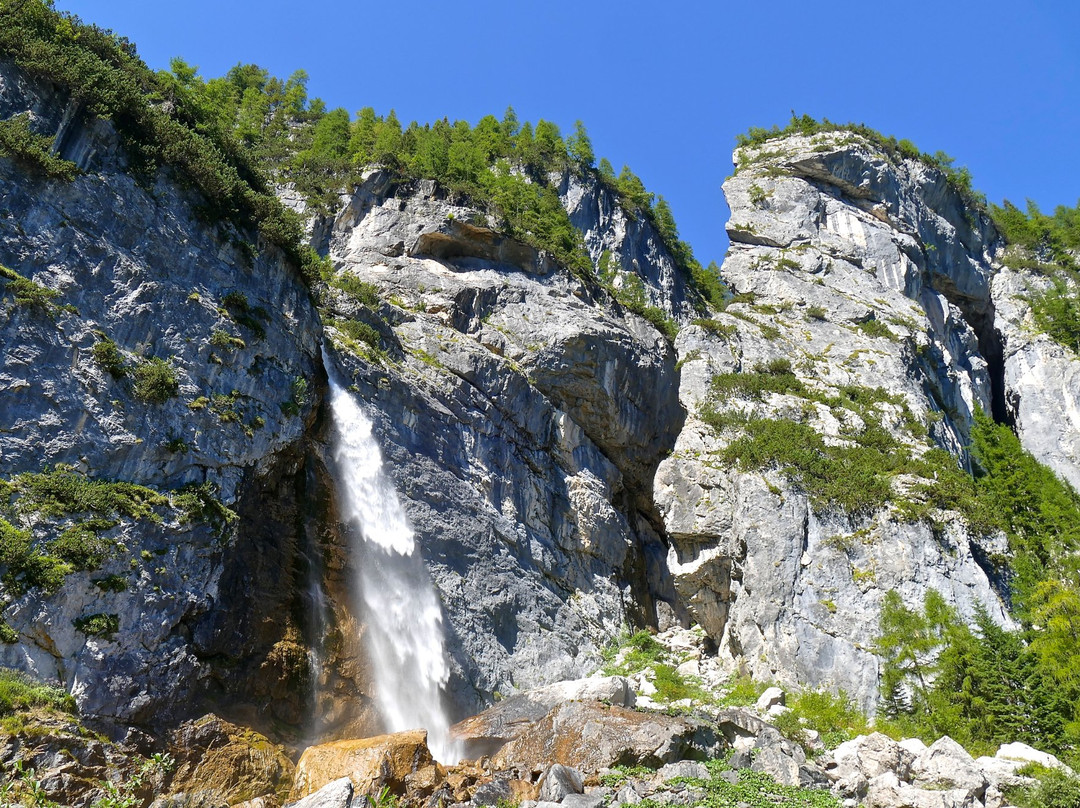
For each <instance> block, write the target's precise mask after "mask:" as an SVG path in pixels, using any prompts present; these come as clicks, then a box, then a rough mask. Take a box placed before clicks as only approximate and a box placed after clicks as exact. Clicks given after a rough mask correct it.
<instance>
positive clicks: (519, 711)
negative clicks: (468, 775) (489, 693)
mask: <svg viewBox="0 0 1080 808" xmlns="http://www.w3.org/2000/svg"><path fill="white" fill-rule="evenodd" d="M568 701H605V702H608V703H610V704H615V705H618V706H621V707H633V706H634V690H633V688H632V687H630V685H629V683H628V682H627V680H626V679H625V678H624V677H622V676H597V677H591V678H588V679H576V680H573V681H568V682H557V683H555V684H553V685H548V686H547V687H539V688H536V689H534V690H528V691H526V692H524V693H519V694H517V695H516V696H511V697H510V698H508V699H505V700H504V701H501V702H499V703H498V704H496V705H495V706H494V707H490V708H488V709H487V710H484V712H482V713H479V714H478V715H474V716H472V717H471V718H466V719H465V720H464V721H459V722H458V723H457V724H454V726H452V727H451V728H450V733H451V736H452V737H453V738H454V739H455V740H457V741H459V742H460V743H461V744H462V747H463V749H464V753H463V754H464V757H466V758H470V759H476V758H480V757H483V756H484V755H494V754H495V753H496V752H498V751H499V749H501V748H502V746H503V744H505V743H506V742H507V741H510V740H512V739H514V738H516V737H517V736H518V735H520V734H521V733H522V732H523V731H525V730H526V729H527V728H528V727H529V726H530V725H532V724H533V723H534V722H536V721H539V720H540V719H541V718H543V717H544V716H545V715H547V714H548V713H549V712H550V711H551V710H552V709H553V708H554V707H556V706H558V705H559V704H563V703H565V702H568Z"/></svg>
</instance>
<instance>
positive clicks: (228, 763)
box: [169, 714, 295, 805]
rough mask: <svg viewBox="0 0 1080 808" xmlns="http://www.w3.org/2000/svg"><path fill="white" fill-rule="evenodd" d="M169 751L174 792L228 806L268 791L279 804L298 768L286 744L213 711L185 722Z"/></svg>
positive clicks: (171, 787) (171, 789)
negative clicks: (273, 740) (200, 797)
mask: <svg viewBox="0 0 1080 808" xmlns="http://www.w3.org/2000/svg"><path fill="white" fill-rule="evenodd" d="M169 753H170V754H171V755H172V756H173V758H174V759H175V760H176V769H175V774H174V775H173V778H172V780H171V782H170V785H169V788H170V791H172V792H173V793H178V792H183V793H184V794H186V796H187V799H188V800H189V801H190V800H191V799H194V798H195V796H196V795H200V794H201V795H204V796H205V797H206V798H207V799H219V800H221V801H223V802H225V803H227V804H229V805H232V804H235V803H238V802H245V801H249V800H253V799H256V798H258V797H265V796H267V795H272V796H273V797H274V798H275V802H281V801H283V800H284V799H285V798H286V797H287V796H288V794H289V788H290V786H291V784H292V781H293V772H294V770H295V767H294V766H293V764H292V761H291V760H289V758H288V757H287V756H286V755H285V750H284V748H283V747H281V746H279V745H278V744H275V743H272V742H271V741H270V740H269V739H268V738H266V737H265V736H263V735H260V734H259V733H257V732H255V731H253V730H250V729H247V728H245V727H240V726H237V725H236V724H231V723H229V722H228V721H224V720H222V719H221V718H218V717H217V716H216V715H213V714H211V715H205V716H203V717H202V718H199V719H196V720H194V721H186V722H184V723H183V724H181V725H180V727H178V728H177V729H176V730H175V731H174V732H173V733H172V735H171V737H170V739H169Z"/></svg>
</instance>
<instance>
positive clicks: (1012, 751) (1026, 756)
mask: <svg viewBox="0 0 1080 808" xmlns="http://www.w3.org/2000/svg"><path fill="white" fill-rule="evenodd" d="M994 757H995V758H997V759H999V760H1017V761H1020V762H1021V763H1037V764H1039V765H1040V766H1045V767H1046V768H1048V769H1061V770H1062V771H1065V772H1067V773H1069V774H1072V773H1073V771H1072V769H1070V768H1069V767H1068V766H1066V765H1065V764H1064V763H1062V762H1061V761H1060V760H1058V759H1057V758H1056V757H1054V756H1053V755H1051V754H1050V753H1049V752H1040V751H1039V750H1038V749H1036V748H1034V747H1032V746H1028V745H1027V744H1026V743H1019V742H1017V743H1007V744H1002V745H1001V746H1000V747H998V750H997V754H996V755H994Z"/></svg>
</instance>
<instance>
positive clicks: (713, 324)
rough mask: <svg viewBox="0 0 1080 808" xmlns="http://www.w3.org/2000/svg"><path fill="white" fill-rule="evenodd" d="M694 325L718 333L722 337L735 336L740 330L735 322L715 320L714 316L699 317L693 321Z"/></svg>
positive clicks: (711, 332)
mask: <svg viewBox="0 0 1080 808" xmlns="http://www.w3.org/2000/svg"><path fill="white" fill-rule="evenodd" d="M693 325H696V326H699V327H700V328H703V329H705V330H706V331H708V332H709V333H710V334H716V335H717V336H720V337H731V336H734V335H735V333H736V332H737V331H738V330H739V329H738V328H736V326H735V324H734V323H722V322H720V321H719V320H713V319H712V318H699V319H697V320H694V321H693Z"/></svg>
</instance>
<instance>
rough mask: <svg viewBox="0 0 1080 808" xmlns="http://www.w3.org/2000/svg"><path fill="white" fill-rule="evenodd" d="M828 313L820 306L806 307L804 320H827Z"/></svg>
mask: <svg viewBox="0 0 1080 808" xmlns="http://www.w3.org/2000/svg"><path fill="white" fill-rule="evenodd" d="M828 314H829V313H828V312H827V311H826V310H825V309H824V307H822V306H807V308H806V319H807V320H818V321H824V320H826V319H827V318H828Z"/></svg>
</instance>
